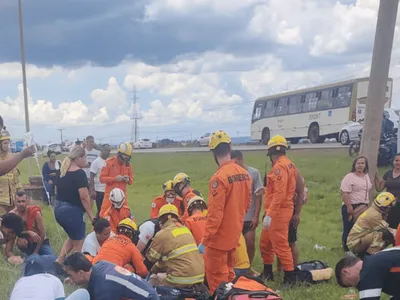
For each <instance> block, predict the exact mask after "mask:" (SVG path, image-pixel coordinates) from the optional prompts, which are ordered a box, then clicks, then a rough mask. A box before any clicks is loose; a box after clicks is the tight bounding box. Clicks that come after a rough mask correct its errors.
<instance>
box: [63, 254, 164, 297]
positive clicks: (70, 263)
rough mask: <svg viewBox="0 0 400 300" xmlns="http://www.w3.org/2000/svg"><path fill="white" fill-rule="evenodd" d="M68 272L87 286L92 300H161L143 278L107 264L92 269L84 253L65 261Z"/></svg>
mask: <svg viewBox="0 0 400 300" xmlns="http://www.w3.org/2000/svg"><path fill="white" fill-rule="evenodd" d="M64 269H65V272H66V273H67V274H68V275H69V277H70V278H71V280H72V281H73V282H74V283H75V284H78V285H85V286H87V290H88V291H89V293H90V299H91V300H120V299H135V300H147V299H148V300H157V299H159V297H158V294H157V292H156V291H155V290H154V289H153V288H152V287H151V286H150V285H149V284H148V283H147V282H146V281H145V280H143V279H141V278H140V277H139V276H137V275H135V274H132V273H131V272H129V271H128V270H126V269H124V268H122V267H121V266H118V265H115V264H113V263H110V262H107V261H99V262H98V263H96V264H95V265H92V264H91V263H90V261H89V260H88V259H87V258H86V257H85V256H84V255H83V254H82V253H74V254H72V255H70V256H68V257H67V258H66V259H65V261H64Z"/></svg>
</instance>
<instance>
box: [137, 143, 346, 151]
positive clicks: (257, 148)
mask: <svg viewBox="0 0 400 300" xmlns="http://www.w3.org/2000/svg"><path fill="white" fill-rule="evenodd" d="M347 147H348V146H342V145H341V144H340V143H323V144H298V145H291V149H292V150H307V149H310V150H311V149H344V148H347ZM233 149H235V150H241V151H260V150H266V146H265V145H254V146H240V145H239V146H233ZM208 151H210V150H209V149H208V147H190V148H185V147H182V148H158V149H134V150H133V153H178V152H208Z"/></svg>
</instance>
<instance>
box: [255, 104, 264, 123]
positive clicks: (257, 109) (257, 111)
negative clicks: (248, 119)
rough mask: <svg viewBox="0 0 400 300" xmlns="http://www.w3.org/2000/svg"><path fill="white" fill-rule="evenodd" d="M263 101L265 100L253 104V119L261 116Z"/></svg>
mask: <svg viewBox="0 0 400 300" xmlns="http://www.w3.org/2000/svg"><path fill="white" fill-rule="evenodd" d="M264 103H265V102H261V103H257V104H256V105H255V106H254V113H253V121H255V120H259V119H260V118H261V112H262V109H263V106H264Z"/></svg>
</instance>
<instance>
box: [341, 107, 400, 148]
mask: <svg viewBox="0 0 400 300" xmlns="http://www.w3.org/2000/svg"><path fill="white" fill-rule="evenodd" d="M383 113H384V114H385V115H386V116H387V117H388V118H389V119H390V120H391V121H392V122H393V124H394V129H398V127H399V116H398V115H397V114H396V112H395V111H394V110H393V109H391V108H385V110H384V112H383ZM362 128H363V124H362V123H360V122H351V123H350V124H348V125H346V126H344V127H343V128H342V130H340V132H339V142H340V143H341V144H342V145H348V144H350V142H352V141H355V140H358V139H359V137H358V133H359V132H360V130H361V129H362Z"/></svg>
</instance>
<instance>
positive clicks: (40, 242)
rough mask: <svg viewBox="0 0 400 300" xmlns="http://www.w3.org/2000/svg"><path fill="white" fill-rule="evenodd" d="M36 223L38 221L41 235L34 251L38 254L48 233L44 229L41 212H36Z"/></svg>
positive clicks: (37, 225)
mask: <svg viewBox="0 0 400 300" xmlns="http://www.w3.org/2000/svg"><path fill="white" fill-rule="evenodd" d="M35 223H36V228H37V230H38V231H39V236H40V241H39V242H38V243H37V244H36V248H35V250H34V251H33V253H34V254H38V253H39V250H40V247H42V244H43V242H44V240H45V238H46V233H45V231H44V225H43V217H42V214H41V213H40V212H37V213H36V216H35Z"/></svg>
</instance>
